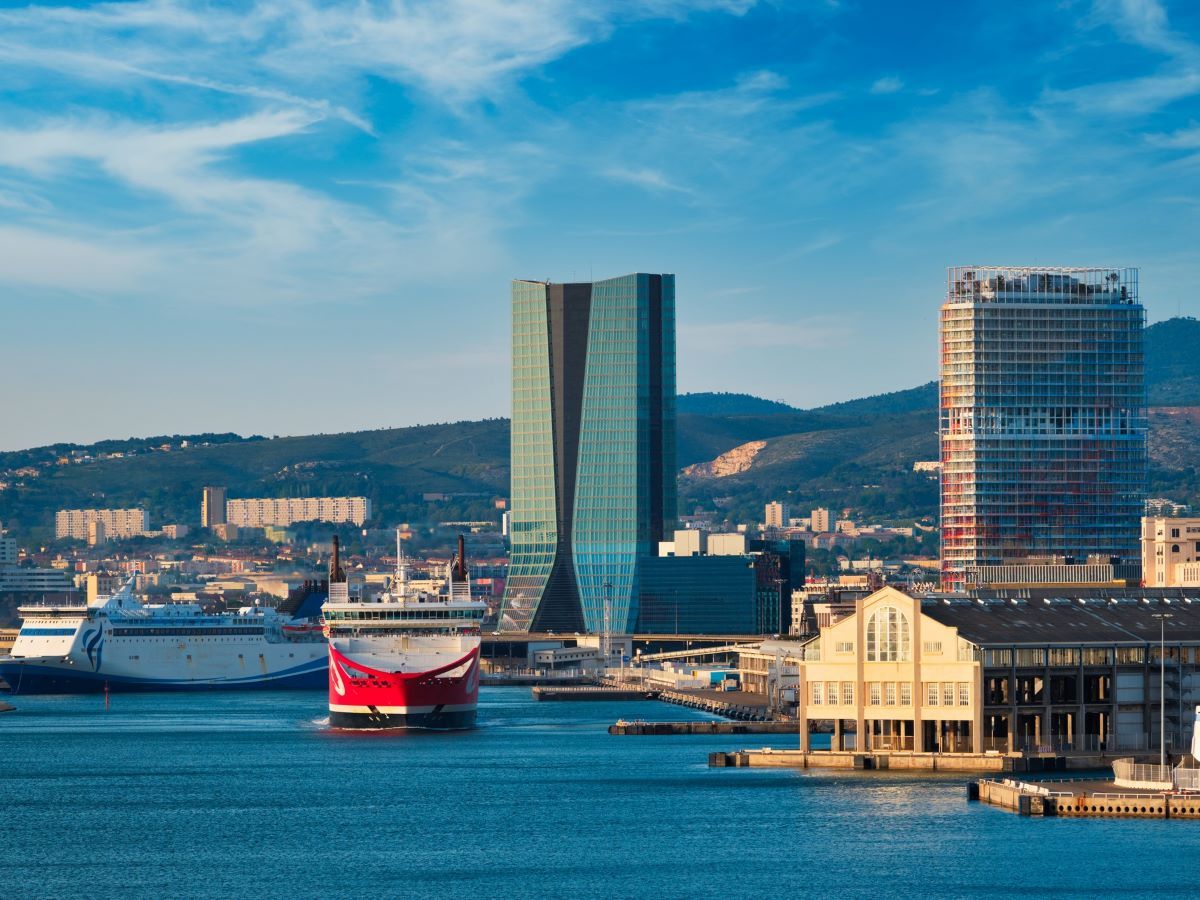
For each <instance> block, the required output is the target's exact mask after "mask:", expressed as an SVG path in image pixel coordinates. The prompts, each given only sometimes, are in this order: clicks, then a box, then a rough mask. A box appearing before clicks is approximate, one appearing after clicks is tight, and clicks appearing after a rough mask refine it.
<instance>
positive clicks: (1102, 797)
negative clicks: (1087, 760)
mask: <svg viewBox="0 0 1200 900" xmlns="http://www.w3.org/2000/svg"><path fill="white" fill-rule="evenodd" d="M967 799H968V800H970V801H979V802H982V803H987V804H990V805H991V806H998V807H1000V808H1001V809H1007V810H1011V811H1013V812H1015V813H1018V814H1019V815H1022V816H1064V817H1068V818H1137V819H1200V769H1184V768H1176V769H1172V768H1171V767H1169V766H1156V765H1146V764H1141V763H1136V762H1134V761H1133V760H1132V759H1118V760H1116V761H1115V762H1114V763H1113V777H1112V778H1111V779H1103V780H1095V779H1093V780H1091V781H1087V782H1081V781H1077V780H1067V781H1043V780H1038V781H1018V780H1016V779H1012V778H1000V779H995V778H983V779H980V780H979V781H975V782H972V783H971V784H969V785H967Z"/></svg>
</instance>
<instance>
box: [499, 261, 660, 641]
mask: <svg viewBox="0 0 1200 900" xmlns="http://www.w3.org/2000/svg"><path fill="white" fill-rule="evenodd" d="M512 316H513V319H512V321H513V329H512V342H513V344H512V354H513V358H512V398H513V410H512V496H511V501H512V509H511V516H510V518H509V530H510V533H509V537H510V539H511V543H512V557H511V558H512V563H511V566H510V569H509V576H508V581H507V584H506V586H505V592H504V599H503V603H502V607H501V617H500V627H501V629H502V630H505V631H545V630H553V631H560V632H573V631H589V632H596V631H599V630H601V629H602V627H603V623H604V618H605V616H604V609H605V607H606V606H607V607H608V609H609V622H610V625H611V628H612V630H613V631H615V632H628V631H631V630H632V629H633V627H634V626H635V624H636V622H637V618H638V609H637V605H638V580H639V570H640V568H641V563H642V561H643V560H644V559H646V558H650V557H655V556H656V555H657V548H658V544H659V542H660V541H662V540H663V538H664V535H665V533H666V531H667V529H670V528H673V527H674V523H675V516H676V510H675V502H676V488H675V474H676V473H675V278H674V276H673V275H647V274H636V275H626V276H623V277H620V278H612V279H609V280H606V281H598V282H595V283H585V284H552V283H548V282H538V281H516V282H513V286H512Z"/></svg>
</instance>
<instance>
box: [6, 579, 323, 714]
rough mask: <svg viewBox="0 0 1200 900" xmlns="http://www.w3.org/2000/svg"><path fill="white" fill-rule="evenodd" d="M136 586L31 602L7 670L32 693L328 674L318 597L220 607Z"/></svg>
mask: <svg viewBox="0 0 1200 900" xmlns="http://www.w3.org/2000/svg"><path fill="white" fill-rule="evenodd" d="M132 588H133V579H130V581H129V582H128V583H127V584H126V585H125V586H124V587H122V588H121V590H119V591H117V592H116V593H115V594H111V595H107V596H101V597H97V598H96V599H95V600H93V601H91V602H90V603H87V604H79V605H61V604H60V605H31V606H22V607H21V608H20V610H19V612H20V615H21V618H22V624H21V630H20V632H19V633H18V635H17V638H16V641H15V642H14V643H13V646H12V650H11V651H10V653H9V656H8V657H6V658H3V659H0V677H3V678H4V680H5V681H6V682H8V685H9V688H10V689H11V690H12V691H13V693H25V694H28V693H79V692H86V691H104V690H112V691H120V690H186V689H217V688H319V687H322V686H323V685H324V684H325V683H326V671H325V670H326V665H327V652H326V648H325V641H324V637H323V635H322V634H321V631H320V627H319V624H318V622H317V618H316V617H317V616H318V615H319V606H318V605H317V604H316V603H314V602H308V601H306V602H304V603H303V604H302V605H301V606H300V608H298V609H295V610H292V611H291V614H286V613H285V614H281V613H280V612H279V611H277V610H275V609H273V608H271V607H260V606H247V607H243V608H242V609H239V610H238V611H237V612H222V613H215V614H214V613H209V612H206V611H205V610H204V609H203V607H201V606H200V605H199V604H197V603H165V604H145V603H142V602H141V601H140V600H139V599H138V598H137V597H136V596H135V595H134V594H133V591H132ZM313 599H314V600H319V599H320V598H319V597H315V598H313Z"/></svg>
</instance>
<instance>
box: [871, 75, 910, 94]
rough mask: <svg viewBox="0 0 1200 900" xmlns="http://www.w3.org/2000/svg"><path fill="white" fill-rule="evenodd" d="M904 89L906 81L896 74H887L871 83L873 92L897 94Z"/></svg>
mask: <svg viewBox="0 0 1200 900" xmlns="http://www.w3.org/2000/svg"><path fill="white" fill-rule="evenodd" d="M902 90H904V82H903V81H902V80H901V79H900V78H899V77H897V76H895V75H885V76H884V77H882V78H879V79H876V80H875V82H874V83H873V84H872V85H871V93H872V94H895V93H898V92H900V91H902Z"/></svg>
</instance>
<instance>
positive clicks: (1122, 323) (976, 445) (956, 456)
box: [940, 266, 1147, 589]
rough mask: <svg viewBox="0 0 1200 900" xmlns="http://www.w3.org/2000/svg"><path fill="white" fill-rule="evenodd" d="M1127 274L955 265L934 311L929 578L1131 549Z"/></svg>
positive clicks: (1136, 460) (1140, 449)
mask: <svg viewBox="0 0 1200 900" xmlns="http://www.w3.org/2000/svg"><path fill="white" fill-rule="evenodd" d="M1137 274H1138V273H1137V270H1136V269H1061V268H987V267H982V268H980V267H966V266H964V267H956V268H951V269H950V270H949V284H948V288H947V295H946V302H945V303H944V304H943V306H942V309H941V349H942V359H941V404H940V405H941V411H940V416H941V421H940V432H941V448H942V449H941V456H942V487H941V491H942V496H941V513H942V580H943V586H944V587H947V588H950V589H956V588H959V587H961V586H962V585H963V584H964V581H965V578H966V575H967V572H968V571H969V570H971V569H972V568H975V567H977V566H986V565H1002V564H1018V563H1023V562H1026V561H1033V560H1038V561H1045V560H1046V559H1047V558H1051V559H1052V560H1053V561H1062V562H1074V563H1084V562H1087V561H1088V560H1089V558H1093V559H1094V558H1096V557H1101V558H1103V559H1104V561H1105V562H1108V561H1110V560H1112V559H1114V558H1116V559H1119V560H1120V561H1131V560H1136V559H1138V558H1139V553H1140V548H1139V546H1138V538H1139V528H1138V526H1139V519H1140V516H1141V513H1142V500H1143V497H1144V493H1145V485H1146V431H1147V418H1146V390H1145V377H1144V358H1143V338H1142V330H1143V326H1144V321H1145V311H1144V310H1143V308H1142V306H1141V304H1140V303H1139V302H1138V279H1137Z"/></svg>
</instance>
